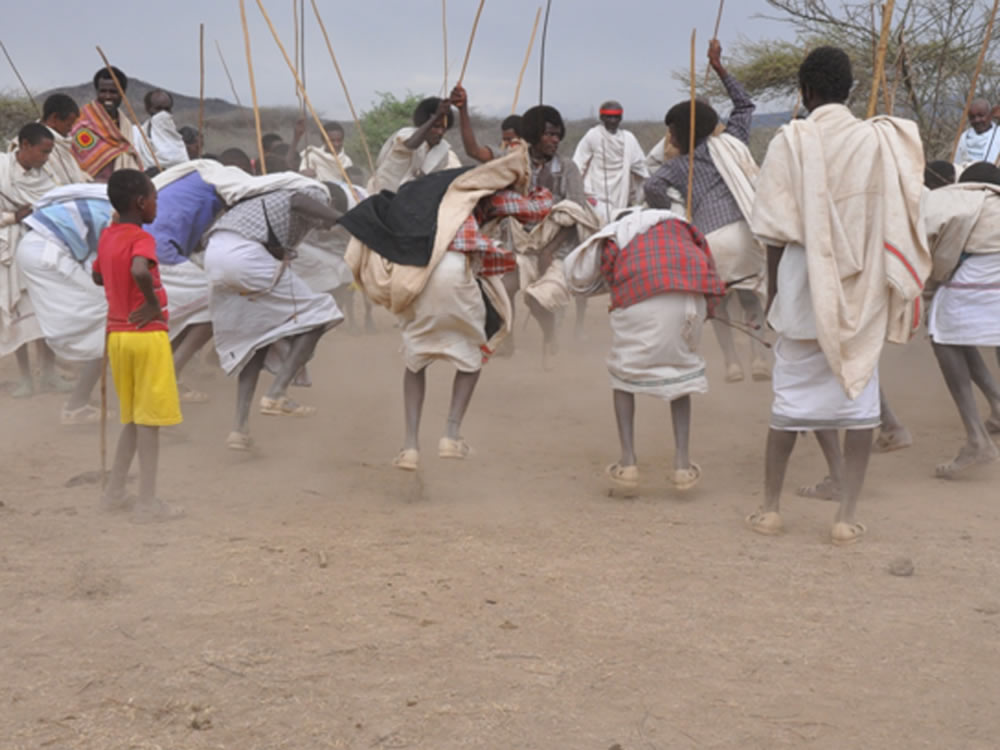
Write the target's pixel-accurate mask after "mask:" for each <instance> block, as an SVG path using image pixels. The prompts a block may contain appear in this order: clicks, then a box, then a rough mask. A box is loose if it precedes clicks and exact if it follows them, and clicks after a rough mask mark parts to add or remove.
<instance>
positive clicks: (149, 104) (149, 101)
mask: <svg viewBox="0 0 1000 750" xmlns="http://www.w3.org/2000/svg"><path fill="white" fill-rule="evenodd" d="M157 94H164V95H165V96H166V97H167V98H168V99H169V100H170V107H171V109H172V108H173V106H174V96H173V94H171V93H170V92H169V91H166V90H164V89H150V90H149V91H147V92H146V95H145V96H144V97H142V103H143V105H144V106H145V107H146V111H147V112H148V111H149V110H150V109H152V108H153V97H154V96H156V95H157Z"/></svg>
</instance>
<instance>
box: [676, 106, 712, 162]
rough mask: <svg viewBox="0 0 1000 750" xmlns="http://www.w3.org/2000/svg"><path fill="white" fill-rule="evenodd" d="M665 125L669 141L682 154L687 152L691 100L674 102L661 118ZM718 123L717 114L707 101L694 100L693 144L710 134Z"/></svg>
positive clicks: (689, 137) (696, 144) (689, 141)
mask: <svg viewBox="0 0 1000 750" xmlns="http://www.w3.org/2000/svg"><path fill="white" fill-rule="evenodd" d="M663 123H664V124H665V125H666V126H667V133H668V137H669V138H670V143H671V145H673V147H674V148H676V149H677V150H678V151H680V152H681V153H682V154H686V153H688V151H689V150H690V147H691V102H681V103H680V104H675V105H674V106H672V107H671V108H670V110H669V111H668V112H667V115H666V117H664V118H663ZM718 124H719V114H718V112H716V111H715V109H713V108H712V105H711V104H709V103H708V102H703V101H701V100H695V103H694V145H695V146H698V144H700V143H701V142H702V141H703V140H705V139H706V138H708V136H710V135H712V132H713V131H714V130H715V126H716V125H718Z"/></svg>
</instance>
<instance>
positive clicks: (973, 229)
mask: <svg viewBox="0 0 1000 750" xmlns="http://www.w3.org/2000/svg"><path fill="white" fill-rule="evenodd" d="M923 211H924V226H925V227H926V229H927V242H928V244H929V245H930V250H931V255H932V256H933V258H934V269H933V271H932V272H931V279H933V280H934V281H938V282H941V281H946V280H947V279H948V278H949V277H950V276H951V275H952V273H953V272H954V271H955V269H956V268H957V267H958V262H959V260H961V257H962V253H970V254H973V255H985V254H987V253H997V252H1000V186H998V185H991V184H987V183H982V182H959V183H956V184H954V185H947V186H945V187H942V188H938V189H937V190H927V191H925V193H924V198H923Z"/></svg>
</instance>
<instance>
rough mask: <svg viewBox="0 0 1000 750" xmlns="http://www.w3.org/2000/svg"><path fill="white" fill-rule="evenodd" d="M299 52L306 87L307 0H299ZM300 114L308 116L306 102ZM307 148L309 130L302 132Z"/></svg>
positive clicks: (301, 75) (302, 76) (303, 84)
mask: <svg viewBox="0 0 1000 750" xmlns="http://www.w3.org/2000/svg"><path fill="white" fill-rule="evenodd" d="M299 54H300V55H301V60H300V65H299V76H300V77H301V78H302V88H305V87H306V2H305V0H299ZM299 116H300V117H301V118H302V119H303V120H304V119H305V118H306V108H305V104H303V105H302V108H301V109H300V110H299ZM302 136H303V138H304V140H305V145H306V148H308V147H309V130H308V128H307V129H306V132H305V133H303V134H302Z"/></svg>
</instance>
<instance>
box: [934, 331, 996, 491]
mask: <svg viewBox="0 0 1000 750" xmlns="http://www.w3.org/2000/svg"><path fill="white" fill-rule="evenodd" d="M931 345H932V347H933V349H934V356H935V357H937V361H938V366H939V367H940V368H941V374H942V375H943V376H944V381H945V384H946V385H947V386H948V391H949V392H950V393H951V397H952V399H953V400H954V401H955V405H956V406H957V407H958V414H959V416H960V417H961V418H962V424H964V425H965V433H966V444H965V445H964V446H962V448H961V449H960V450H959V452H958V455H957V456H956V457H955V458H954V459H953V460H952V461H950V462H948V463H946V464H941V465H940V466H938V467H937V470H936V471H935V474H936V475H937V476H938V477H939V478H942V479H950V478H951V477H953V476H954V475H955V474H956V473H958V472H959V471H961V470H962V469H966V468H968V467H969V466H972V465H974V464H979V463H988V462H990V461H993V460H995V459H996V458H997V448H996V446H995V445H994V444H993V441H992V440H991V439H990V436H989V433H988V432H987V430H986V426H985V425H984V424H983V422H982V420H981V419H980V418H979V410H978V408H977V406H976V397H975V393H974V392H973V390H972V376H971V373H970V369H969V358H968V355H967V353H966V351H965V350H966V349H967V348H968V347H963V346H949V345H947V344H938V343H934V342H932V343H931Z"/></svg>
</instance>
